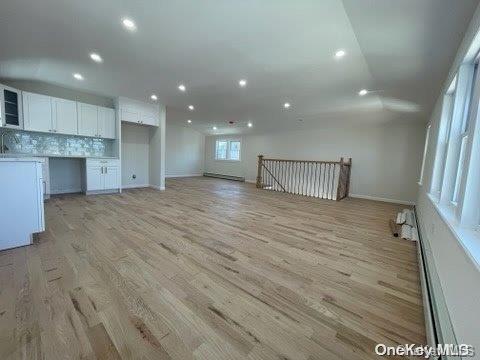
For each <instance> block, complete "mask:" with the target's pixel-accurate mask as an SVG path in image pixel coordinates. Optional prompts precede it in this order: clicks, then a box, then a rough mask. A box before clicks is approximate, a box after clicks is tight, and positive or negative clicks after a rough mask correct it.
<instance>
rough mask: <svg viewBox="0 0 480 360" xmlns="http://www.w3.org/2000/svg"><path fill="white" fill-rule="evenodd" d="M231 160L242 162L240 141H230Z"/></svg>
mask: <svg viewBox="0 0 480 360" xmlns="http://www.w3.org/2000/svg"><path fill="white" fill-rule="evenodd" d="M230 160H240V141H230Z"/></svg>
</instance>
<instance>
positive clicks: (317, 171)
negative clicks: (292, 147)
mask: <svg viewBox="0 0 480 360" xmlns="http://www.w3.org/2000/svg"><path fill="white" fill-rule="evenodd" d="M351 167H352V159H351V158H350V159H349V160H348V161H344V159H343V158H340V161H312V160H284V159H266V158H264V157H263V155H259V156H258V169H257V184H256V185H257V188H259V189H267V190H273V191H281V192H286V193H291V194H299V195H305V196H313V197H318V198H321V199H330V200H337V201H338V200H341V199H344V198H346V197H347V196H348V194H349V191H350V171H351Z"/></svg>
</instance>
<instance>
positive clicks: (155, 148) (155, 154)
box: [149, 105, 167, 190]
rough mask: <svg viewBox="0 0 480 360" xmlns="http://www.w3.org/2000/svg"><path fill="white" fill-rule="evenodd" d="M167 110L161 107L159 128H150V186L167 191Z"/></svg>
mask: <svg viewBox="0 0 480 360" xmlns="http://www.w3.org/2000/svg"><path fill="white" fill-rule="evenodd" d="M166 117H167V113H166V108H165V106H162V105H160V106H159V117H158V127H151V128H150V140H149V141H150V148H149V155H150V161H149V166H150V168H149V169H150V179H149V180H150V186H152V187H154V188H156V189H158V190H165V168H166V164H165V162H166V156H165V148H166V144H165V142H166V140H165V139H166V131H167V129H166Z"/></svg>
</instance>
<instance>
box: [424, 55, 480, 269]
mask: <svg viewBox="0 0 480 360" xmlns="http://www.w3.org/2000/svg"><path fill="white" fill-rule="evenodd" d="M475 70H476V71H475ZM443 100H444V103H443V106H442V114H441V118H440V123H439V126H438V138H437V145H436V151H435V158H434V167H433V174H432V178H431V183H430V192H429V194H428V195H429V197H430V199H431V201H432V202H433V204H434V206H435V207H436V209H437V211H438V213H439V214H440V216H441V217H442V218H443V220H444V221H445V223H446V224H447V225H448V226H449V228H450V229H451V231H452V233H453V234H455V236H456V238H457V239H458V241H459V243H460V244H461V246H462V247H463V248H464V249H465V251H466V253H467V254H468V255H469V256H470V258H471V259H472V260H473V262H474V263H475V264H476V266H477V267H478V268H479V269H480V67H478V57H477V58H476V59H475V60H474V61H466V62H465V63H463V64H462V65H461V66H460V67H459V71H458V73H457V75H456V77H455V82H454V84H452V85H451V86H450V87H449V88H448V90H447V92H446V93H445V96H444V99H443ZM462 144H463V145H462ZM462 148H463V150H462ZM427 152H428V150H427ZM455 195H456V196H455ZM454 196H455V198H454Z"/></svg>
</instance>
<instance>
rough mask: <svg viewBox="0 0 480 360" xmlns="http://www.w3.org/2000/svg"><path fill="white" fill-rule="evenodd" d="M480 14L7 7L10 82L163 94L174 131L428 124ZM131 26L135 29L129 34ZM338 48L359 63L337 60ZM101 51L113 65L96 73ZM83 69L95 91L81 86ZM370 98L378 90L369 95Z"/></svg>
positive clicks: (339, 4) (266, 6) (202, 6)
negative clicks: (181, 127)
mask: <svg viewBox="0 0 480 360" xmlns="http://www.w3.org/2000/svg"><path fill="white" fill-rule="evenodd" d="M478 3H479V0H457V1H452V0H343V1H341V0H322V1H319V0H309V1H307V0H297V1H288V0H283V1H281V0H261V1H258V0H242V1H235V0H217V1H214V0H202V1H198V0H176V1H167V0H135V1H133V0H131V1H126V0H124V1H118V0H82V1H65V0H15V1H2V2H1V4H0V38H1V41H0V46H1V50H0V77H4V78H14V79H31V80H39V81H46V82H49V83H54V84H59V85H63V86H66V87H72V88H78V89H81V90H84V91H90V92H93V93H96V94H100V95H105V96H111V97H115V96H119V95H122V96H127V97H131V98H135V99H139V100H146V101H148V100H149V96H150V94H151V93H156V94H157V95H158V97H159V102H160V103H163V104H165V105H167V109H168V117H169V121H170V120H171V121H178V122H179V123H181V124H185V125H187V123H186V121H187V119H192V121H193V122H192V124H191V125H188V126H192V127H194V128H196V129H198V130H200V131H203V132H205V133H214V131H213V130H212V127H213V126H214V125H215V126H217V127H218V131H217V132H218V133H236V132H261V131H272V130H277V129H288V128H298V127H299V126H302V127H308V126H319V125H323V124H327V123H340V122H341V123H344V122H347V123H349V124H350V123H352V122H356V123H362V122H364V121H371V120H375V121H385V120H394V121H405V120H415V121H426V120H427V118H428V115H429V113H430V111H431V108H432V104H433V101H434V99H436V97H437V96H438V92H439V90H440V86H441V84H442V81H443V80H444V78H445V77H446V75H447V71H448V68H449V66H450V63H451V62H452V60H453V56H454V54H455V52H456V50H457V48H458V46H459V43H460V40H461V38H462V35H463V33H464V31H465V29H466V27H467V25H468V22H469V21H470V18H471V16H472V14H473V12H474V10H475V8H476V6H477V5H478ZM124 16H128V17H131V18H132V19H134V20H135V22H136V24H137V27H138V29H137V31H135V32H133V33H130V32H128V31H126V30H125V29H124V28H123V27H122V26H121V19H122V17H124ZM340 48H341V49H345V50H346V51H347V56H346V57H345V58H343V59H342V60H336V59H335V58H334V53H335V51H336V50H337V49H340ZM91 51H96V52H98V53H99V54H101V55H102V57H103V58H104V63H103V64H96V63H94V62H92V61H91V60H90V58H89V56H88V55H89V53H90V52H91ZM73 72H79V73H82V74H83V75H84V77H85V80H84V81H82V82H79V81H76V80H74V79H73V77H72V73H73ZM242 78H245V79H247V80H248V85H247V87H246V88H244V89H243V88H239V86H238V80H240V79H242ZM179 83H184V84H185V85H186V86H187V91H186V92H185V93H181V92H180V91H178V89H177V85H178V84H179ZM362 88H367V89H371V90H374V92H373V93H370V94H369V95H367V96H365V97H359V96H358V95H357V92H358V90H360V89H362ZM286 101H288V102H290V103H291V104H292V107H291V108H290V109H289V110H284V109H283V103H284V102H286ZM189 104H193V105H195V108H196V110H195V111H194V112H189V111H188V110H187V106H188V105H189ZM298 119H302V120H303V121H302V122H299V121H298ZM229 120H232V121H235V122H236V125H235V126H233V127H232V126H230V125H228V124H227V121H229ZM248 121H251V122H252V123H253V124H254V126H253V128H251V129H248V128H247V127H246V124H247V122H248Z"/></svg>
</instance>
